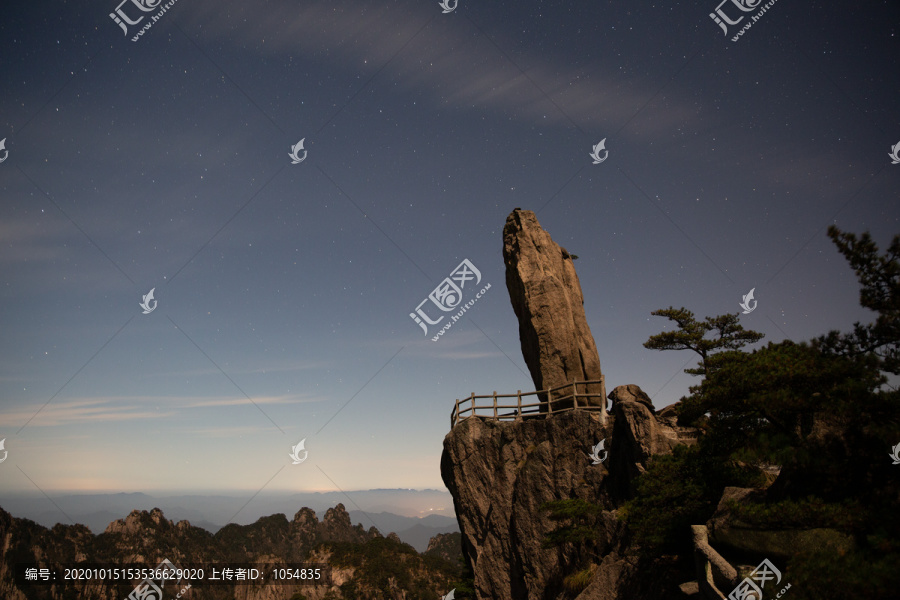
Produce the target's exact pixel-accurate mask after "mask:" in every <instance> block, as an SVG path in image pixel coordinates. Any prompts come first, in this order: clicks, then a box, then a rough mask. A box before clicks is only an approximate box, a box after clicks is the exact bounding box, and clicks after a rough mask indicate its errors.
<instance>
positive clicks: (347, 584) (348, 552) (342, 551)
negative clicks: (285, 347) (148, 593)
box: [0, 504, 461, 600]
mask: <svg viewBox="0 0 900 600" xmlns="http://www.w3.org/2000/svg"><path fill="white" fill-rule="evenodd" d="M380 516H381V517H382V518H383V519H384V520H385V521H386V520H387V519H389V518H390V519H394V520H396V519H403V518H404V517H399V516H397V515H387V514H382V515H380ZM396 522H398V523H399V522H401V521H396ZM429 522H431V521H429ZM423 527H424V526H423ZM163 559H168V560H170V561H172V562H173V563H174V564H176V565H195V566H196V565H210V564H213V563H218V564H222V563H231V564H241V563H244V564H246V563H254V564H255V565H258V566H263V565H273V564H275V565H277V564H286V563H317V564H325V565H328V566H329V567H330V569H331V572H332V581H331V583H329V584H324V583H323V584H318V585H310V586H305V587H302V588H298V587H297V586H291V585H274V586H273V585H268V586H267V585H260V584H239V585H237V584H236V585H230V584H227V585H217V586H211V587H210V586H206V587H204V586H195V587H193V588H192V589H191V590H190V592H191V593H190V598H192V599H196V600H231V599H233V598H237V597H240V598H242V599H243V600H289V599H290V598H292V597H294V594H295V593H296V592H298V591H300V590H302V597H305V598H308V599H309V600H324V598H326V597H327V598H349V597H353V598H358V597H375V596H376V595H378V594H379V593H380V590H384V589H387V588H390V589H393V588H394V587H396V586H397V585H402V586H403V587H402V588H398V589H407V586H408V587H409V589H416V590H419V591H421V593H422V594H425V596H422V597H440V596H441V595H442V594H444V593H446V590H448V589H450V588H449V587H448V586H449V585H450V584H451V581H452V580H453V579H454V578H457V577H458V576H459V573H458V562H459V559H461V546H460V534H459V533H450V534H441V535H440V537H438V538H436V540H435V543H434V544H433V548H432V549H431V551H430V552H429V555H428V556H425V555H422V554H419V553H418V552H416V551H415V550H414V549H413V548H412V547H410V546H409V545H406V544H404V543H402V542H401V541H400V539H399V538H398V536H396V535H395V534H393V533H391V534H388V535H387V536H383V535H382V534H381V533H379V532H378V531H377V530H376V529H375V528H374V527H370V528H369V529H368V530H366V529H365V528H364V527H363V526H362V525H360V524H357V525H352V524H351V519H350V515H349V514H348V513H347V511H346V509H345V508H344V506H343V505H342V504H338V505H337V506H335V507H333V508H329V509H328V510H326V511H325V514H324V517H323V519H322V520H321V521H319V519H318V518H317V516H316V514H315V512H314V511H313V510H312V509H310V508H301V509H300V510H299V511H297V512H296V514H294V516H293V518H292V519H291V520H288V518H287V517H286V516H285V515H284V514H280V513H279V514H274V515H270V516H266V517H261V518H260V519H258V520H257V521H256V522H254V523H253V524H250V525H238V524H234V523H231V524H229V525H226V526H225V527H222V528H221V529H220V530H219V531H218V532H217V533H216V534H215V535H213V534H210V533H209V532H208V531H206V530H204V529H201V528H199V527H195V526H193V525H191V524H190V523H189V522H187V521H180V522H178V523H175V522H173V521H170V520H168V519H166V518H165V516H164V514H163V512H162V511H161V510H160V509H159V508H154V509H153V510H151V511H149V512H148V511H139V510H134V511H132V512H131V513H129V514H128V516H127V517H125V518H124V519H118V520H115V521H113V522H111V523H110V524H109V526H108V527H107V528H106V530H105V531H104V532H103V533H100V534H98V535H93V534H91V532H90V531H89V530H88V529H87V527H85V526H84V525H56V526H55V527H53V528H52V529H47V528H45V527H42V526H40V525H38V524H36V523H34V522H33V521H30V520H28V519H20V518H16V517H13V516H11V515H10V514H9V513H8V512H6V511H5V510H3V509H2V508H0V598H3V599H4V600H36V599H40V600H69V599H71V598H79V599H89V600H121V599H122V598H126V597H128V595H129V594H130V593H131V591H132V589H134V586H135V582H113V581H105V580H104V581H100V580H94V581H80V582H72V581H66V582H63V583H59V582H58V581H57V583H55V584H54V585H53V586H52V587H51V586H39V587H32V586H28V587H24V588H21V587H19V586H17V584H16V583H15V580H14V568H15V565H16V564H18V563H33V564H36V565H37V566H38V567H40V568H50V569H59V568H60V567H62V566H65V565H68V566H72V565H74V564H75V563H76V562H85V563H101V564H110V565H130V566H135V565H137V564H140V565H146V566H147V567H155V566H156V565H157V564H159V563H160V561H161V560H163ZM58 576H59V577H61V574H58ZM169 595H170V594H167V595H166V596H165V597H166V598H169Z"/></svg>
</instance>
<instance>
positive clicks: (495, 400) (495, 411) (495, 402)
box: [494, 390, 497, 421]
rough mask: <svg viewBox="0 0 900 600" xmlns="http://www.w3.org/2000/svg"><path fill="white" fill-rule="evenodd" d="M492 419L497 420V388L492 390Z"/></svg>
mask: <svg viewBox="0 0 900 600" xmlns="http://www.w3.org/2000/svg"><path fill="white" fill-rule="evenodd" d="M494 420H495V421H496V420H497V390H494Z"/></svg>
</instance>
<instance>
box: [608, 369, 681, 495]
mask: <svg viewBox="0 0 900 600" xmlns="http://www.w3.org/2000/svg"><path fill="white" fill-rule="evenodd" d="M609 398H610V400H612V401H613V404H612V415H613V423H614V425H613V432H612V444H611V445H610V446H609V447H610V453H609V456H610V458H609V461H610V466H609V469H610V471H611V472H613V473H615V477H614V479H613V481H612V482H611V487H612V489H611V492H612V493H613V495H614V497H615V498H616V499H617V500H624V499H626V498H630V497H631V496H632V495H633V494H634V485H635V480H636V479H637V477H638V476H639V475H640V474H641V473H643V472H644V470H645V468H644V465H646V463H647V461H648V460H649V459H650V457H651V456H653V455H655V454H671V452H672V449H673V448H674V447H675V446H676V445H678V444H684V443H687V444H692V443H694V442H695V441H696V440H695V437H694V436H695V432H694V430H693V429H691V428H686V427H673V426H671V425H669V424H667V423H665V422H661V421H660V420H658V419H657V418H656V416H655V415H654V412H653V404H652V403H651V402H650V398H649V396H647V394H646V393H644V391H643V390H642V389H641V388H640V387H638V386H636V385H634V384H629V385H620V386H618V387H617V388H616V389H614V390H613V391H612V392H611V393H610V394H609Z"/></svg>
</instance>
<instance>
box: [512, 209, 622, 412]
mask: <svg viewBox="0 0 900 600" xmlns="http://www.w3.org/2000/svg"><path fill="white" fill-rule="evenodd" d="M503 262H504V263H506V288H507V289H508V290H509V299H510V301H511V302H512V305H513V310H515V312H516V317H518V319H519V340H520V341H521V343H522V355H523V356H524V358H525V364H527V365H528V370H529V371H530V372H531V378H532V379H533V380H534V385H535V389H538V390H543V389H549V388H553V387H558V386H561V385H565V384H568V383H571V382H573V381H590V380H600V381H602V382H603V373H602V372H601V371H600V357H599V355H598V354H597V346H596V345H595V344H594V338H593V336H592V335H591V329H590V327H588V324H587V319H586V318H585V315H584V296H583V295H582V293H581V284H580V283H579V282H578V275H577V274H576V273H575V264H574V263H573V261H572V257H571V256H570V255H569V253H568V252H566V249H565V248H563V247H562V246H560V245H558V244H557V243H556V242H554V241H553V240H552V239H551V238H550V234H549V233H547V232H546V231H544V229H542V228H541V224H540V223H538V220H537V217H535V215H534V213H533V212H532V211H530V210H521V209H518V208H517V209H515V210H513V211H512V212H511V213H510V215H509V216H508V217H507V218H506V225H505V226H504V227H503ZM582 391H587V392H588V393H591V394H598V395H599V397H597V398H591V399H590V404H593V405H595V406H603V407H604V408H605V407H606V385H605V382H603V383H601V384H599V385H592V386H589V389H587V390H583V386H579V389H578V392H579V393H582ZM567 393H568V392H567ZM580 403H581V400H579V404H580ZM556 408H563V406H562V405H559V406H558V405H556V404H555V403H554V406H553V409H554V410H555V409H556Z"/></svg>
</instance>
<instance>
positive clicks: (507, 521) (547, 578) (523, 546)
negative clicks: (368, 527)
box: [441, 386, 692, 600]
mask: <svg viewBox="0 0 900 600" xmlns="http://www.w3.org/2000/svg"><path fill="white" fill-rule="evenodd" d="M640 394H643V392H641V391H640V388H638V387H637V386H627V388H626V386H622V388H621V389H620V388H616V390H614V391H613V393H612V394H610V397H611V398H615V399H616V401H615V402H614V403H613V408H612V412H611V415H610V418H609V419H608V420H607V423H606V424H604V423H603V422H602V421H601V419H600V417H599V415H598V414H597V413H594V412H588V411H570V412H566V413H561V414H558V415H554V416H551V417H548V418H533V419H522V420H519V421H516V422H500V421H493V420H488V419H481V418H471V419H466V420H464V421H462V422H461V423H459V424H458V425H457V426H456V427H454V428H453V430H452V431H451V432H450V433H449V434H448V435H447V436H446V437H445V438H444V453H443V456H442V458H441V476H442V477H443V479H444V483H445V484H446V485H447V488H448V489H449V490H450V493H451V494H452V495H453V498H454V504H455V506H456V514H457V516H458V519H459V526H460V530H461V531H462V542H463V552H464V555H465V557H466V560H467V561H468V562H469V564H470V566H471V569H472V572H473V573H474V576H475V591H476V596H477V597H478V598H485V599H487V598H492V599H497V600H507V599H508V600H513V599H524V598H528V599H548V600H549V599H560V598H569V597H574V596H572V595H568V593H567V591H566V588H567V585H566V581H565V580H566V577H567V576H571V575H573V574H574V573H573V571H574V570H575V569H579V570H581V571H584V570H585V568H587V569H589V570H590V573H591V574H592V576H591V579H590V581H591V583H590V585H589V586H588V587H587V588H585V589H584V591H582V592H581V593H580V595H578V596H577V597H578V598H579V600H612V599H614V598H645V597H646V598H654V599H658V598H662V597H664V595H663V594H664V593H665V589H664V588H666V586H669V588H672V586H671V584H672V583H673V582H671V581H654V580H653V578H652V577H650V578H648V577H638V576H637V570H636V567H637V559H635V558H633V557H631V556H629V546H628V540H627V539H626V537H625V531H624V528H623V526H622V524H621V522H620V521H619V520H618V518H617V508H618V507H619V505H620V503H621V500H622V499H624V498H625V497H626V496H627V495H628V490H630V489H631V488H632V485H633V479H634V477H635V476H636V475H637V474H638V473H640V472H642V471H643V469H644V467H645V465H646V461H647V460H648V459H649V458H650V456H652V455H653V454H667V453H669V452H671V448H672V447H674V445H675V444H678V443H691V441H692V432H691V431H689V430H680V429H676V428H674V427H672V426H670V425H668V424H666V423H664V422H662V421H661V420H659V419H658V418H657V417H656V415H655V414H654V413H653V411H652V410H651V409H649V408H648V407H647V406H646V405H645V404H643V403H642V402H639V401H638V399H637V398H638V397H639V396H640ZM601 440H606V443H605V448H606V449H607V451H608V456H607V457H606V460H604V461H602V462H600V463H599V464H594V463H595V462H596V461H595V460H594V459H593V458H592V457H591V452H592V449H593V448H594V447H595V446H596V445H597V444H598V443H599V442H600V441H601ZM599 457H600V458H601V459H602V458H603V455H602V454H600V455H599ZM573 498H574V499H580V500H583V501H584V502H586V503H588V504H590V505H594V506H596V507H598V510H597V511H596V514H595V515H594V516H593V518H592V520H591V521H590V522H589V523H588V524H587V526H588V527H589V528H590V529H591V531H592V534H591V536H590V537H591V539H589V540H586V541H584V542H583V543H574V542H573V543H564V544H561V545H559V546H556V547H548V545H547V543H546V542H547V541H548V538H549V537H550V536H552V533H553V532H554V531H555V530H556V529H557V528H558V526H559V523H558V522H554V521H552V520H550V518H549V511H548V510H547V509H546V508H542V507H544V506H545V504H546V503H549V502H553V501H558V500H568V499H573ZM586 556H588V557H591V558H592V560H591V563H590V564H589V565H588V566H587V567H585V566H584V565H583V564H580V562H581V561H582V559H583V558H584V557H586ZM640 590H644V592H641V593H645V594H647V595H641V596H635V595H629V594H635V593H638V591H640ZM670 591H672V593H676V591H677V590H675V589H674V588H672V589H670ZM620 594H622V595H620Z"/></svg>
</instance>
